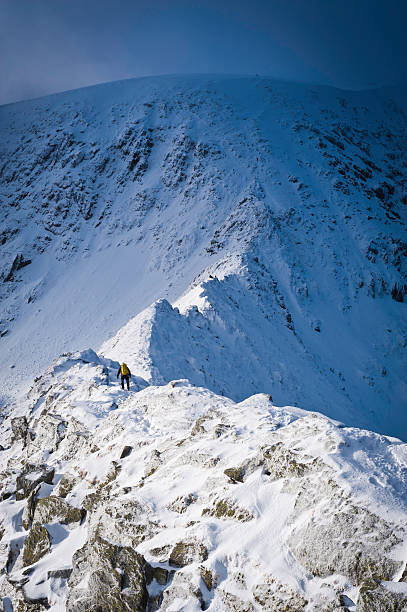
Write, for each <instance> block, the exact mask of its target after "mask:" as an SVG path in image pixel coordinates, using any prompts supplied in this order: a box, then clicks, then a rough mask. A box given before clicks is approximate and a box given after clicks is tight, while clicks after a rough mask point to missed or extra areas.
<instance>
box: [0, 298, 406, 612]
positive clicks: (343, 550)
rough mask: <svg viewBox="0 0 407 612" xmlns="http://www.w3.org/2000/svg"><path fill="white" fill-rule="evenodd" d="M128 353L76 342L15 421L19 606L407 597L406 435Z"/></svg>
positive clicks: (0, 434) (5, 462)
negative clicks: (148, 364)
mask: <svg viewBox="0 0 407 612" xmlns="http://www.w3.org/2000/svg"><path fill="white" fill-rule="evenodd" d="M161 308H166V309H167V310H169V309H170V306H169V305H162V306H161ZM117 368H118V363H117V362H114V361H110V360H109V359H106V358H104V357H101V356H99V355H97V354H96V353H95V352H93V351H91V350H87V351H83V352H81V353H76V354H66V355H64V356H62V357H60V358H59V359H58V360H56V361H55V362H54V363H53V365H52V366H51V367H50V368H49V369H48V370H47V371H46V372H45V373H44V374H43V375H42V376H41V377H39V378H38V379H37V380H36V382H35V384H34V385H33V387H32V389H31V391H30V393H29V394H28V396H27V398H25V400H24V401H23V402H22V403H21V402H19V403H18V404H16V405H15V406H13V407H12V412H11V413H10V415H9V416H7V417H6V418H5V419H4V421H3V422H2V423H1V424H0V444H1V445H2V446H1V449H2V450H0V455H1V465H2V471H1V482H0V519H1V521H0V536H1V538H0V570H1V571H0V602H2V603H3V606H4V610H6V611H10V610H12V611H14V612H15V611H18V612H20V611H21V610H23V611H27V612H34V611H36V612H40V611H42V610H51V611H53V612H61V610H68V611H69V612H74V611H75V612H79V611H83V612H85V611H88V610H94V611H96V610H106V611H109V612H110V611H116V610H120V611H123V612H125V611H126V610H127V611H128V610H132V611H140V612H145V611H147V610H148V611H150V612H151V611H153V610H162V611H164V610H168V612H170V611H175V610H176V611H184V612H187V611H189V612H197V611H198V610H212V611H213V612H215V611H219V610H222V611H225V612H229V611H234V612H247V611H250V612H261V611H270V612H274V611H276V610H281V611H282V610H285V611H291V612H300V611H303V612H314V611H316V610H318V611H319V610H320V611H321V612H322V611H324V612H325V611H330V612H339V611H340V610H349V611H350V610H352V611H355V610H356V611H357V612H363V611H365V610H366V611H367V610H369V612H379V611H381V610H384V609H385V610H403V609H405V606H406V605H407V582H406V580H407V570H406V559H407V557H406V543H407V529H406V524H407V523H406V515H407V499H406V491H407V470H406V463H407V445H406V444H404V443H402V442H401V441H399V440H395V439H391V438H388V437H385V436H382V435H379V434H376V433H373V432H371V431H367V430H360V429H356V428H352V427H344V426H343V425H341V424H339V423H337V422H334V421H332V420H331V419H329V418H328V417H325V416H324V415H321V414H319V413H316V412H308V411H305V410H301V409H299V408H294V407H290V406H284V407H281V406H276V405H275V403H274V402H273V401H272V398H271V396H269V395H265V394H257V395H254V396H252V397H250V398H247V399H246V400H244V401H243V402H240V403H235V402H233V401H232V400H230V399H228V398H225V397H222V396H219V395H215V394H214V393H213V392H211V391H209V390H208V389H205V388H202V387H196V386H194V385H191V384H190V383H189V382H188V381H186V380H178V381H172V382H170V383H169V384H167V385H161V386H148V385H147V383H146V381H145V380H143V379H141V378H135V379H134V380H133V384H132V386H131V389H130V392H127V390H125V391H122V390H121V387H120V385H119V384H118V383H117V381H116V372H117ZM17 414H18V415H19V416H15V415H17Z"/></svg>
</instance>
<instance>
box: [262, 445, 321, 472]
mask: <svg viewBox="0 0 407 612" xmlns="http://www.w3.org/2000/svg"><path fill="white" fill-rule="evenodd" d="M262 455H263V459H264V466H265V468H266V472H267V474H268V475H269V476H270V477H271V478H272V479H273V480H277V479H278V478H292V477H293V476H294V477H298V478H300V477H302V476H304V475H305V474H308V473H309V472H312V471H316V470H318V469H321V467H322V466H323V464H322V462H321V461H320V460H318V459H313V458H312V457H305V456H304V455H300V456H298V455H297V454H295V453H293V452H292V451H291V450H289V449H288V448H286V447H285V446H284V445H283V443H282V442H278V443H277V444H273V445H272V446H269V447H266V448H264V449H262ZM304 459H307V460H308V461H307V462H306V463H305V462H304Z"/></svg>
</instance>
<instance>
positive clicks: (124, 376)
mask: <svg viewBox="0 0 407 612" xmlns="http://www.w3.org/2000/svg"><path fill="white" fill-rule="evenodd" d="M121 379H122V389H124V381H126V383H127V391H130V376H129V375H128V374H122V375H121Z"/></svg>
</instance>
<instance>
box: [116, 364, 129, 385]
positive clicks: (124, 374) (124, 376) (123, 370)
mask: <svg viewBox="0 0 407 612" xmlns="http://www.w3.org/2000/svg"><path fill="white" fill-rule="evenodd" d="M119 374H120V375H121V380H122V389H124V381H126V383H127V391H130V377H131V372H130V370H129V368H128V367H127V365H126V364H125V363H124V362H123V363H122V364H121V366H120V368H119V370H118V372H117V376H116V378H119Z"/></svg>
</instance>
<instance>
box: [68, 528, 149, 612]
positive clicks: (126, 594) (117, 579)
mask: <svg viewBox="0 0 407 612" xmlns="http://www.w3.org/2000/svg"><path fill="white" fill-rule="evenodd" d="M72 563H73V571H72V575H71V577H70V579H69V586H70V591H69V596H68V601H67V605H66V610H67V612H99V611H100V610H115V611H117V612H128V610H134V612H145V609H146V604H147V589H146V581H145V576H144V567H145V560H144V558H143V557H142V556H141V555H139V554H138V553H137V552H136V551H135V550H133V549H131V548H129V547H122V546H117V545H115V544H111V543H109V542H107V541H106V540H104V539H102V538H100V537H98V536H95V537H94V538H93V539H91V540H89V541H88V542H87V543H86V544H85V546H84V547H83V548H81V549H79V550H78V551H77V552H76V553H75V554H74V556H73V558H72Z"/></svg>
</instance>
